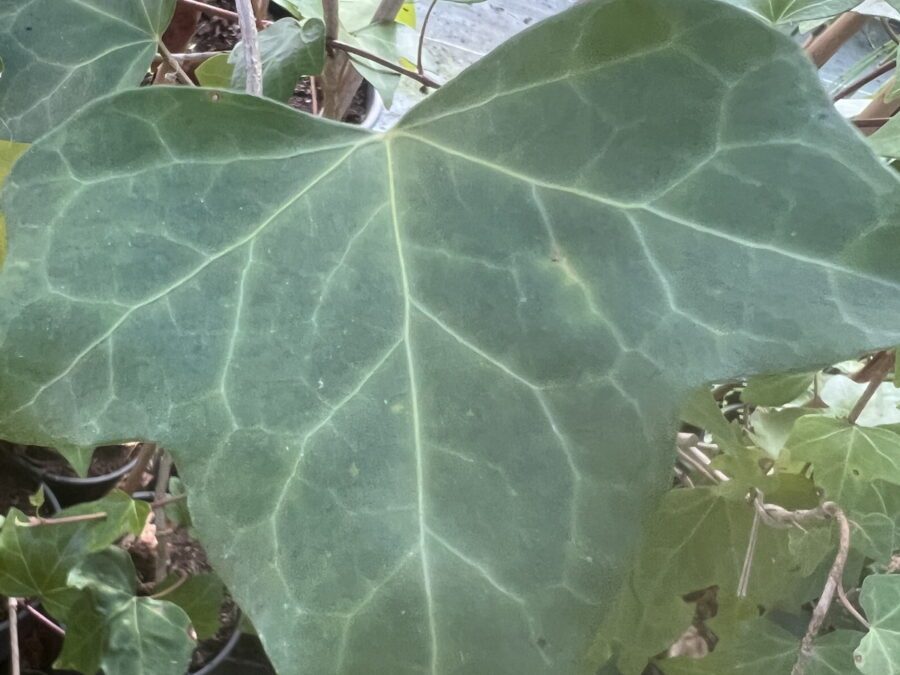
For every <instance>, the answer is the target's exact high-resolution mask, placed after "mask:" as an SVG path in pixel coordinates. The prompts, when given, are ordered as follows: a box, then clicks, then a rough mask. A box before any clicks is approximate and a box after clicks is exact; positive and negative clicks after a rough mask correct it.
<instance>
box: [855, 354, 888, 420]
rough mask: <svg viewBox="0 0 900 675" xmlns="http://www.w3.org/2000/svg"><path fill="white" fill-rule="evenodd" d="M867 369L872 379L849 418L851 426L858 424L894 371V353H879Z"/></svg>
mask: <svg viewBox="0 0 900 675" xmlns="http://www.w3.org/2000/svg"><path fill="white" fill-rule="evenodd" d="M865 367H866V368H868V370H869V377H870V378H871V379H869V384H868V385H867V386H866V388H865V391H863V393H862V396H860V397H859V400H858V401H857V402H856V405H854V406H853V410H851V411H850V414H849V415H848V416H847V421H848V422H849V423H850V424H856V420H857V419H858V418H859V416H860V415H861V414H862V411H863V410H864V409H865V407H866V405H867V404H868V403H869V401H871V400H872V397H873V396H874V395H875V392H876V391H878V387H880V386H881V384H882V382H884V377H885V375H887V374H888V373H889V372H890V371H891V370H893V368H894V353H893V352H892V351H883V352H878V354H876V355H875V356H874V357H873V359H872V362H871V363H870V364H867V365H866V366H865Z"/></svg>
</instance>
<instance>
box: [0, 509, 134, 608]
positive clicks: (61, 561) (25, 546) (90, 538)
mask: <svg viewBox="0 0 900 675" xmlns="http://www.w3.org/2000/svg"><path fill="white" fill-rule="evenodd" d="M149 512H150V507H149V505H148V504H146V503H144V502H139V501H135V500H132V499H131V497H129V496H128V495H126V494H125V493H124V492H119V491H116V492H113V493H112V494H110V495H109V496H107V497H104V498H103V499H100V500H98V501H95V502H88V503H86V504H79V505H78V506H73V507H70V508H68V509H65V510H63V511H61V512H60V513H59V514H58V516H57V517H64V516H76V515H84V514H92V513H106V514H107V516H106V518H105V519H103V520H87V521H81V522H76V523H65V524H59V525H41V526H36V527H23V526H22V525H21V524H19V523H22V522H27V518H26V517H25V516H24V515H23V514H22V513H20V512H19V511H17V510H16V509H12V510H10V512H9V517H8V518H7V519H6V522H4V523H3V529H2V531H0V593H2V594H4V595H11V596H20V597H23V596H24V597H39V598H40V599H41V602H42V603H43V605H44V607H46V608H47V611H49V612H50V613H51V614H52V615H53V616H55V617H57V618H58V619H62V620H64V619H65V618H66V612H67V610H68V608H69V606H70V605H71V603H72V602H73V600H74V598H75V597H76V595H77V594H76V593H75V592H74V591H73V589H72V588H70V587H69V586H68V585H67V583H66V578H67V575H68V573H69V570H71V569H72V567H74V566H75V565H77V564H78V563H79V562H81V560H83V559H84V558H85V556H87V555H89V554H90V553H93V552H95V551H99V550H101V549H103V548H105V547H107V546H109V544H111V543H112V542H114V541H115V540H116V539H118V538H119V537H121V536H122V535H123V534H126V533H131V534H135V535H136V534H140V532H141V529H142V528H143V526H144V522H145V521H146V520H147V515H148V514H149Z"/></svg>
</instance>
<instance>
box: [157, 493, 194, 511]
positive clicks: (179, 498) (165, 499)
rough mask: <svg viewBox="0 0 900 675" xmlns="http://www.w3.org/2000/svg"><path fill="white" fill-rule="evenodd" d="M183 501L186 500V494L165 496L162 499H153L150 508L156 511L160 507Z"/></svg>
mask: <svg viewBox="0 0 900 675" xmlns="http://www.w3.org/2000/svg"><path fill="white" fill-rule="evenodd" d="M183 499H187V494H183V495H167V496H165V497H163V498H162V499H154V500H153V503H152V504H151V506H152V507H153V508H154V509H158V508H159V507H161V506H168V505H169V504H172V503H174V502H180V501H182V500H183Z"/></svg>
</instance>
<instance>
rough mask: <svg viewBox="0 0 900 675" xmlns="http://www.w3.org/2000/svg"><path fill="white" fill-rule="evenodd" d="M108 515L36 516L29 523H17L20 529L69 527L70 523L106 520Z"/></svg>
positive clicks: (101, 513)
mask: <svg viewBox="0 0 900 675" xmlns="http://www.w3.org/2000/svg"><path fill="white" fill-rule="evenodd" d="M106 517H107V514H106V513H104V512H103V511H99V512H97V513H82V514H80V515H77V516H62V517H60V518H41V517H40V516H34V517H32V518H29V519H28V522H27V523H25V522H17V523H16V525H18V526H19V527H42V526H44V525H68V524H70V523H85V522H89V521H91V520H105V519H106Z"/></svg>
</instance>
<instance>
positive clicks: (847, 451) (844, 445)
mask: <svg viewBox="0 0 900 675" xmlns="http://www.w3.org/2000/svg"><path fill="white" fill-rule="evenodd" d="M786 453H787V456H788V458H789V459H790V460H792V461H795V462H809V463H810V464H812V467H813V477H814V479H815V482H816V485H818V486H820V487H821V488H822V489H823V490H824V492H825V497H826V498H827V499H832V500H834V501H836V502H837V503H839V504H840V505H841V506H843V507H844V508H845V509H849V510H855V509H856V508H857V506H858V505H859V503H860V499H861V497H860V495H859V493H858V490H859V487H860V486H859V484H860V483H861V482H864V481H873V480H876V479H879V480H883V481H886V482H889V483H893V484H895V485H900V435H898V434H896V433H894V432H893V431H889V430H887V429H879V428H867V427H860V426H856V425H852V424H849V423H848V422H847V421H846V420H840V419H834V418H831V417H824V416H822V415H807V416H806V417H802V418H800V419H799V420H797V422H796V424H795V425H794V429H793V430H792V431H791V435H790V437H789V438H788V441H787V444H786Z"/></svg>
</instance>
